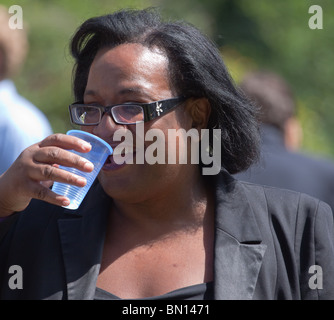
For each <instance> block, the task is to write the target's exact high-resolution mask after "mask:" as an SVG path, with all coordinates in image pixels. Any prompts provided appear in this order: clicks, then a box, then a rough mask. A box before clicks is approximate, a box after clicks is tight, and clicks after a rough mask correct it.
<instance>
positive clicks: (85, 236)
mask: <svg viewBox="0 0 334 320" xmlns="http://www.w3.org/2000/svg"><path fill="white" fill-rule="evenodd" d="M99 192H100V193H99ZM99 192H96V191H95V192H94V190H92V191H90V193H89V194H88V195H87V199H86V200H85V201H84V202H83V203H82V204H81V206H80V208H81V209H80V211H78V212H79V213H77V212H74V211H68V214H67V217H65V218H64V219H60V220H59V221H58V229H59V236H60V241H61V247H62V253H63V259H64V266H65V276H66V283H67V298H68V299H69V300H91V299H94V294H95V286H96V280H97V277H98V274H99V270H100V262H101V257H102V250H103V243H104V237H105V226H106V219H107V215H108V206H107V202H106V201H109V200H110V199H106V196H105V195H104V193H103V191H102V190H99ZM101 192H102V197H101ZM93 198H94V201H92V199H93Z"/></svg>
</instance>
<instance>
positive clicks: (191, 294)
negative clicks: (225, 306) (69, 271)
mask: <svg viewBox="0 0 334 320" xmlns="http://www.w3.org/2000/svg"><path fill="white" fill-rule="evenodd" d="M120 299H121V298H119V297H117V296H115V295H113V294H112V293H110V292H108V291H105V290H103V289H100V288H96V290H95V297H94V300H120ZM212 299H213V282H208V283H200V284H195V285H193V286H189V287H185V288H181V289H177V290H174V291H171V292H168V293H165V294H163V295H161V296H154V297H148V298H142V299H139V300H212Z"/></svg>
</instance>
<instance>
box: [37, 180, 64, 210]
mask: <svg viewBox="0 0 334 320" xmlns="http://www.w3.org/2000/svg"><path fill="white" fill-rule="evenodd" d="M31 190H32V197H33V198H35V199H39V200H43V201H46V202H49V203H51V204H54V205H58V206H68V205H69V204H70V200H69V199H68V198H67V197H65V196H62V195H59V194H56V193H54V192H53V191H51V190H50V189H49V188H47V187H44V186H43V185H42V184H39V183H36V184H34V186H33V187H32V188H31Z"/></svg>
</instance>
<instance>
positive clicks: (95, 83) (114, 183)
mask: <svg viewBox="0 0 334 320" xmlns="http://www.w3.org/2000/svg"><path fill="white" fill-rule="evenodd" d="M167 67H168V60H167V58H166V56H165V55H164V54H163V53H161V52H160V51H158V50H157V49H149V48H147V47H144V46H142V45H140V44H122V45H120V46H118V47H115V48H113V49H109V48H105V49H101V50H100V51H99V52H98V53H97V55H96V57H95V59H94V61H93V63H92V65H91V68H90V72H89V75H88V82H87V86H86V90H85V93H84V103H91V104H92V103H94V104H99V105H102V106H109V105H113V104H123V103H128V102H133V103H135V102H137V103H150V102H153V101H157V100H163V99H169V98H173V97H175V95H174V94H173V93H172V89H171V87H170V84H169V81H168V75H167ZM191 123H192V120H191V117H190V115H189V114H188V112H185V108H184V106H183V105H180V106H178V107H176V108H175V109H173V110H172V111H171V112H168V113H166V114H165V115H163V116H161V117H158V118H156V119H155V120H152V121H149V122H145V123H144V124H141V129H142V132H143V134H144V135H145V134H146V133H147V132H148V131H149V130H150V129H159V132H160V133H161V134H162V135H163V136H164V138H165V139H164V140H162V141H163V147H164V149H165V151H166V153H165V155H164V157H165V159H166V161H165V162H166V163H165V164H150V163H147V161H146V160H147V157H149V156H150V155H152V152H151V151H152V150H150V148H149V146H150V145H151V147H152V144H153V143H154V141H145V140H147V139H145V138H144V137H143V136H142V135H141V136H140V137H139V136H138V134H137V133H138V132H140V130H138V128H140V127H139V126H138V128H137V130H138V131H137V130H136V125H119V124H116V123H115V122H114V121H113V119H112V117H111V116H110V115H107V114H105V115H104V116H103V118H102V120H101V122H100V123H99V124H98V125H97V126H92V127H82V129H83V130H86V131H89V132H91V133H93V134H95V135H97V136H99V137H100V138H102V139H104V140H105V141H107V142H108V143H109V144H110V145H111V146H112V147H113V148H114V150H115V149H116V148H117V146H118V145H119V144H120V143H122V142H123V141H124V140H122V141H116V138H115V136H114V134H115V132H116V131H117V132H118V134H121V136H122V135H123V137H126V136H127V135H130V136H132V137H133V141H131V140H128V141H130V142H133V144H130V145H129V146H128V148H127V150H126V154H122V155H121V156H122V157H123V159H126V158H127V160H129V159H130V158H132V159H133V164H129V163H125V164H124V163H123V164H121V165H119V164H117V163H115V160H114V159H113V156H111V157H110V158H109V159H108V161H107V162H106V164H105V165H104V167H103V169H102V170H101V172H100V174H99V180H100V183H101V184H102V186H103V188H104V190H105V191H106V192H107V193H108V194H109V195H110V196H111V197H112V198H114V199H123V200H125V199H127V200H129V199H130V200H131V201H132V202H136V201H143V200H146V199H148V198H150V197H153V196H154V195H158V194H159V193H161V192H168V190H167V189H166V188H175V184H176V183H178V181H179V182H180V181H182V179H183V180H184V179H185V177H186V175H187V174H189V171H188V170H189V169H187V168H190V167H191V166H187V165H181V164H168V163H167V162H168V161H167V158H168V156H167V155H168V152H167V150H168V139H167V137H168V129H176V130H178V129H180V128H183V129H185V130H189V129H191ZM136 134H137V135H136ZM137 136H138V137H137ZM123 139H124V138H123ZM179 143H181V144H182V143H183V142H182V141H180V142H179ZM123 144H124V142H123ZM178 148H179V146H178V145H177V148H176V150H175V152H176V153H178V152H177V150H179V149H178ZM187 149H189V148H187V147H186V146H184V148H182V145H181V146H180V150H182V151H181V152H187ZM148 151H150V152H148ZM160 151H161V150H160ZM139 154H141V159H142V157H143V156H144V161H143V162H141V164H138V162H139V161H138V160H139V159H137V158H138V157H139ZM155 154H156V153H155ZM160 159H161V158H160ZM127 162H131V161H127ZM160 163H161V162H160Z"/></svg>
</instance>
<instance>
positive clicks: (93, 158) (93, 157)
mask: <svg viewBox="0 0 334 320" xmlns="http://www.w3.org/2000/svg"><path fill="white" fill-rule="evenodd" d="M66 134H68V135H70V136H75V137H78V138H80V139H83V140H85V141H87V142H89V143H90V144H91V146H92V149H91V150H90V151H89V152H87V153H81V152H77V151H75V150H71V152H73V153H75V154H78V155H79V156H81V157H83V158H85V159H87V160H89V161H90V162H92V163H93V164H94V170H93V171H92V172H88V173H87V172H83V171H80V170H78V169H75V168H70V167H65V166H59V168H61V169H64V170H66V171H69V172H71V173H74V174H76V175H79V176H81V177H84V178H86V180H87V184H86V185H85V186H84V187H77V186H73V185H70V184H66V183H61V182H54V184H53V186H52V191H53V192H55V193H57V194H59V195H63V196H66V197H68V198H69V199H70V201H71V202H70V204H69V205H68V206H66V207H64V208H66V209H71V210H76V209H78V207H79V206H80V204H81V202H82V200H83V199H84V198H85V196H86V194H87V192H88V190H89V188H90V187H91V185H92V184H93V182H94V180H95V179H96V177H97V175H98V173H99V172H100V170H101V168H102V167H103V165H104V163H105V161H106V160H107V157H108V156H110V155H111V154H112V152H113V149H112V147H111V146H110V145H109V144H108V143H107V142H105V141H104V140H102V139H100V138H99V137H97V136H95V135H93V134H91V133H88V132H85V131H81V130H70V131H68V132H67V133H66Z"/></svg>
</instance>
